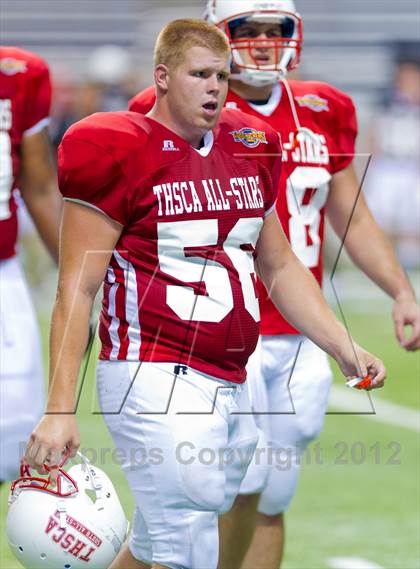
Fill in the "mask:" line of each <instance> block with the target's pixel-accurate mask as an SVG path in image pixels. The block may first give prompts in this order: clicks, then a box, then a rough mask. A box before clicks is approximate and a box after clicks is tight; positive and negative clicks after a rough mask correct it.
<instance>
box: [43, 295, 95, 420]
mask: <svg viewBox="0 0 420 569" xmlns="http://www.w3.org/2000/svg"><path fill="white" fill-rule="evenodd" d="M92 304H93V300H92V298H90V297H89V296H88V295H86V294H84V293H81V292H80V291H79V292H75V293H74V294H73V295H72V294H70V293H66V294H61V293H60V292H59V293H58V295H57V300H56V303H55V306H54V311H53V317H52V322H51V334H50V378H49V389H48V401H47V407H46V411H47V412H49V413H54V412H55V413H57V412H58V413H72V412H74V411H75V394H76V385H77V378H78V374H79V369H80V364H81V361H82V358H83V353H84V351H85V348H86V344H87V341H88V335H89V317H90V313H91V309H92Z"/></svg>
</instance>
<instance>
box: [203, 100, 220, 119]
mask: <svg viewBox="0 0 420 569" xmlns="http://www.w3.org/2000/svg"><path fill="white" fill-rule="evenodd" d="M218 108H219V105H218V104H217V101H209V102H208V103H204V105H203V109H204V112H205V114H206V115H207V116H209V117H214V116H215V115H216V114H217V110H218Z"/></svg>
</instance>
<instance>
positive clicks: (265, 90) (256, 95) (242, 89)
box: [229, 79, 273, 101]
mask: <svg viewBox="0 0 420 569" xmlns="http://www.w3.org/2000/svg"><path fill="white" fill-rule="evenodd" d="M229 87H230V89H231V90H232V91H233V92H234V93H236V95H239V97H241V98H242V99H245V101H267V100H268V99H269V98H270V95H271V93H272V91H273V85H265V86H264V87H255V86H253V85H247V84H246V83H242V81H237V80H236V79H231V80H230V81H229Z"/></svg>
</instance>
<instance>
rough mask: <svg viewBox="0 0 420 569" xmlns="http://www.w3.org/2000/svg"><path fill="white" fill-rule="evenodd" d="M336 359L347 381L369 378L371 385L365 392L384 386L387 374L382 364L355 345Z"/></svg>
mask: <svg viewBox="0 0 420 569" xmlns="http://www.w3.org/2000/svg"><path fill="white" fill-rule="evenodd" d="M346 348H347V347H346ZM336 359H337V363H338V365H339V366H340V368H341V371H342V372H343V374H344V375H345V376H346V377H347V379H351V378H354V377H366V376H369V378H370V379H371V385H370V386H369V387H367V388H366V390H367V391H369V390H370V389H377V388H379V387H383V386H384V382H385V379H386V375H387V372H386V368H385V366H384V364H383V362H382V361H381V360H380V359H379V358H377V357H375V356H374V355H372V354H370V353H369V352H367V351H366V350H364V349H363V348H361V347H360V346H358V345H357V344H356V343H353V344H352V345H351V347H349V348H348V349H346V350H345V352H344V353H342V354H341V355H340V357H338V358H336Z"/></svg>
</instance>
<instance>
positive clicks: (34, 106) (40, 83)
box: [25, 59, 51, 131]
mask: <svg viewBox="0 0 420 569" xmlns="http://www.w3.org/2000/svg"><path fill="white" fill-rule="evenodd" d="M27 90H28V92H27V97H26V101H27V106H26V111H27V112H26V116H25V131H27V130H29V129H31V128H33V127H34V126H36V125H37V124H38V123H39V122H40V121H42V120H43V119H47V118H48V116H49V114H50V106H51V81H50V72H49V69H48V66H47V64H46V63H45V62H44V61H43V60H42V59H38V61H37V65H36V68H35V69H34V71H33V74H32V76H31V77H30V78H29V81H28V87H27Z"/></svg>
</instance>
